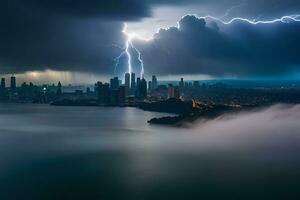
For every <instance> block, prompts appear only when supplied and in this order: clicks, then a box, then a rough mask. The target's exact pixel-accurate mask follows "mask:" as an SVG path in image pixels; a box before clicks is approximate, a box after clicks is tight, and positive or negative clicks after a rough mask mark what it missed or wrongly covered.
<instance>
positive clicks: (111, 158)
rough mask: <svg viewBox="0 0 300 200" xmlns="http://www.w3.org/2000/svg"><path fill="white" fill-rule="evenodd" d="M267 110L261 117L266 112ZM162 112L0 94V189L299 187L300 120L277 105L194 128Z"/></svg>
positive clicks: (224, 193)
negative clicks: (9, 99)
mask: <svg viewBox="0 0 300 200" xmlns="http://www.w3.org/2000/svg"><path fill="white" fill-rule="evenodd" d="M297 109H298V108H297ZM297 109H296V111H295V113H296V116H299V115H298V114H299V113H298V110H297ZM279 110H280V109H279ZM285 110H286V109H285ZM268 112H269V114H270V112H271V111H267V112H264V113H263V114H259V115H254V116H252V117H253V119H257V118H258V117H262V118H263V119H266V118H268V116H269V114H268ZM276 112H277V111H276ZM278 112H279V111H278ZM280 112H281V113H279V114H280V116H281V115H283V114H282V112H283V111H280ZM295 113H294V114H295ZM261 115H262V116H261ZM264 115H266V116H265V117H264ZM159 116H163V114H158V113H151V112H144V111H141V110H138V109H135V108H95V107H51V106H47V105H20V104H19V105H15V104H0V159H1V161H0V199H1V200H2V199H3V200H6V199H7V200H10V199H22V200H24V199H25V200H27V199H30V200H31V199H72V200H73V199H118V200H121V199H130V200H131V199H153V200H156V199H164V200H167V199H200V198H203V199H291V197H295V196H296V195H297V193H298V190H299V183H300V179H299V178H300V168H299V166H300V162H299V161H300V159H299V157H300V156H299V155H300V154H299V153H300V137H299V136H298V135H300V132H299V131H298V130H300V129H299V128H300V126H299V127H297V124H298V122H295V123H292V122H290V120H288V121H287V120H286V121H283V122H282V121H276V120H278V119H277V118H276V116H277V115H276V116H275V117H274V116H273V115H270V116H271V117H270V121H269V122H267V123H266V122H260V121H261V120H258V122H252V121H251V117H250V118H248V115H247V116H240V117H237V118H236V119H232V117H227V118H225V119H219V120H217V121H212V122H199V125H197V126H195V127H191V128H188V129H176V128H171V127H160V126H149V125H148V124H147V123H146V121H147V120H149V119H150V118H152V117H159ZM254 117H255V118H254ZM277 117H278V116H277ZM283 118H284V119H286V118H287V116H284V117H283ZM293 118H295V117H293ZM242 119H245V120H242ZM274 120H275V121H274ZM297 120H299V118H298V119H297ZM260 123H261V124H260ZM268 123H269V124H272V126H271V127H269V128H268V127H264V124H268ZM259 126H261V127H260V128H256V127H259ZM252 127H255V129H254V130H252ZM281 127H282V128H281ZM284 127H285V128H284ZM287 127H291V130H289V131H284V130H285V129H286V128H287ZM245 130H247V131H245ZM298 132H299V134H298Z"/></svg>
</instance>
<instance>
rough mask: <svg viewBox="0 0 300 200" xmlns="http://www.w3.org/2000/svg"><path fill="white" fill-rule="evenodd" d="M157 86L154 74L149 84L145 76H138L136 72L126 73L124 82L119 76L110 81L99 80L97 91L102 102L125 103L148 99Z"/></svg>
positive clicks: (110, 103) (96, 85)
mask: <svg viewBox="0 0 300 200" xmlns="http://www.w3.org/2000/svg"><path fill="white" fill-rule="evenodd" d="M157 86H158V82H157V78H156V76H152V81H149V82H148V84H147V81H146V79H145V78H144V77H141V78H140V77H137V78H136V76H135V73H131V74H130V73H125V77H124V82H123V83H122V80H120V79H119V78H118V77H114V78H112V79H110V83H102V82H100V81H99V82H97V83H96V84H95V93H96V95H97V99H98V101H99V103H100V104H109V105H125V104H133V103H135V102H136V101H143V100H145V99H147V96H148V94H149V92H150V91H151V90H155V89H156V88H157Z"/></svg>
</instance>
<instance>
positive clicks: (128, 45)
mask: <svg viewBox="0 0 300 200" xmlns="http://www.w3.org/2000/svg"><path fill="white" fill-rule="evenodd" d="M245 4H246V3H242V4H240V5H236V6H233V7H232V8H230V9H228V10H227V12H226V13H225V15H223V16H222V17H220V18H218V17H214V16H211V15H207V16H198V15H192V14H187V15H184V16H183V17H182V18H184V17H185V16H195V17H197V18H198V19H204V20H214V21H218V22H220V23H222V24H225V25H229V24H232V23H234V22H236V21H241V22H245V23H249V24H253V25H258V24H272V23H277V22H281V23H290V22H300V14H294V15H286V16H283V17H281V18H275V19H272V20H258V19H259V18H260V17H258V18H255V19H253V20H250V19H247V18H242V17H235V18H232V19H231V20H228V21H225V20H223V18H225V17H227V16H228V15H229V14H230V12H231V11H232V10H233V9H235V8H237V7H241V6H244V5H245ZM179 27H180V26H179V22H178V23H177V28H179ZM169 28H170V27H168V28H165V29H166V30H167V29H169ZM158 31H159V30H158ZM158 31H157V32H156V33H158ZM122 32H123V34H124V35H125V36H126V38H127V39H126V42H125V48H124V49H123V51H122V52H121V54H120V55H119V56H118V57H116V58H115V59H114V60H115V63H116V64H115V70H114V71H115V73H116V70H117V68H118V66H119V64H120V59H121V58H122V57H123V56H126V57H127V72H128V73H132V63H131V61H132V55H131V52H130V49H133V50H134V51H136V52H137V54H138V57H137V59H138V60H139V62H140V65H141V71H140V76H141V78H143V77H144V62H143V59H142V55H141V52H140V51H139V50H138V49H137V48H135V47H134V45H133V43H132V40H133V39H135V38H138V39H140V40H144V41H149V40H152V39H153V36H152V38H150V39H144V38H141V37H139V36H138V35H136V34H135V33H129V32H128V31H127V24H126V23H125V24H124V29H123V31H122Z"/></svg>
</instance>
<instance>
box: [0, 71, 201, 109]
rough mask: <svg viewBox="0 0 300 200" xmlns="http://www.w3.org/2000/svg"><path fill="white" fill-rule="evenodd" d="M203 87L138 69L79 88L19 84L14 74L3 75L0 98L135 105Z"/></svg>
mask: <svg viewBox="0 0 300 200" xmlns="http://www.w3.org/2000/svg"><path fill="white" fill-rule="evenodd" d="M198 87H200V84H199V82H198V81H194V82H184V80H183V78H181V80H180V81H179V82H177V83H175V82H174V83H173V84H168V83H165V84H159V83H158V80H157V77H156V76H155V75H153V76H152V78H151V80H149V81H146V79H145V78H144V77H136V74H135V73H125V75H124V78H123V81H122V80H121V79H119V77H114V78H111V79H110V81H109V83H104V82H100V81H99V82H97V83H95V85H94V89H91V88H87V89H86V91H83V90H80V89H76V90H74V91H69V92H68V89H70V88H69V87H64V89H62V85H61V83H60V82H59V83H58V84H57V85H54V84H52V85H47V84H45V85H41V86H37V85H34V84H33V83H29V84H27V83H23V84H21V85H20V86H19V87H17V81H16V77H15V76H11V77H10V84H9V85H8V84H7V83H6V80H5V78H2V79H1V85H0V101H11V102H34V103H51V102H54V101H60V100H65V99H68V100H72V101H76V100H80V101H82V100H84V101H86V102H88V101H89V102H91V101H93V102H96V104H99V105H111V106H124V105H136V104H137V103H139V102H143V101H145V100H146V101H152V102H153V101H160V100H165V99H170V98H175V99H180V98H181V97H183V96H186V97H187V95H185V94H189V91H192V89H193V88H198Z"/></svg>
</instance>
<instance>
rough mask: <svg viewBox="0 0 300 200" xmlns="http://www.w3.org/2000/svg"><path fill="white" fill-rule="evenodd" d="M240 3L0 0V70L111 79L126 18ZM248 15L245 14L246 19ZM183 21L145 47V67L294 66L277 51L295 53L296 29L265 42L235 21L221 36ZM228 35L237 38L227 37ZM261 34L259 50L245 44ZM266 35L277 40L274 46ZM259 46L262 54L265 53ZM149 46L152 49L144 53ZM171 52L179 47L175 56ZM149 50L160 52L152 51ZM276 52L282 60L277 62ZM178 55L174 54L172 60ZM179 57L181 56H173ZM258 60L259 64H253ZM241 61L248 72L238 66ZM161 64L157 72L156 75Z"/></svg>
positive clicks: (284, 7) (279, 30)
mask: <svg viewBox="0 0 300 200" xmlns="http://www.w3.org/2000/svg"><path fill="white" fill-rule="evenodd" d="M240 2H241V1H237V0H224V1H217V0H212V1H208V0H199V1H198V0H144V1H142V0H89V1H84V0H52V1H50V0H0V73H15V72H24V71H29V70H43V69H53V70H69V71H85V72H96V73H104V74H107V73H109V74H111V73H112V72H113V65H114V58H115V57H116V56H118V55H119V54H120V52H121V49H120V48H118V47H117V46H122V45H124V40H125V38H124V35H123V34H122V29H123V22H124V21H138V20H141V19H143V18H144V17H149V16H151V10H152V8H153V7H158V6H161V5H172V6H190V5H192V6H194V5H209V6H208V7H210V8H211V10H212V12H213V10H221V13H224V11H226V9H228V7H230V6H232V5H236V4H238V3H240ZM299 4H300V2H298V1H292V0H285V1H283V0H272V1H271V0H266V1H263V3H262V1H258V0H255V1H251V2H248V7H247V8H241V9H245V10H246V11H247V10H248V11H249V13H251V12H253V13H260V12H265V13H272V12H273V14H274V13H277V11H276V12H275V10H276V9H274V8H273V7H275V8H280V9H281V11H282V13H288V12H291V10H297V8H299ZM270 5H272V6H270ZM273 5H275V6H273ZM220 8H221V9H220ZM270 8H272V9H271V10H270ZM280 9H277V10H280ZM299 10H300V9H299ZM246 11H244V13H245V15H246V13H247V12H246ZM254 11H255V12H254ZM166 14H168V13H166ZM184 20H186V19H184ZM184 20H182V22H181V24H182V29H181V30H179V29H176V28H171V29H170V30H168V31H161V32H160V33H159V34H158V35H157V36H156V37H157V39H156V40H155V41H154V43H153V44H151V45H149V46H147V50H146V49H144V51H143V53H144V54H145V55H144V58H145V64H146V66H147V68H146V70H148V71H149V72H158V73H164V74H167V73H173V74H177V73H189V72H203V73H210V74H222V73H223V72H224V71H225V70H221V69H219V66H222V67H224V66H226V67H227V68H226V69H228V70H229V72H234V71H235V70H237V71H236V73H237V74H241V73H247V71H249V72H250V73H252V72H253V71H254V70H252V68H250V67H249V66H251V67H252V65H257V64H258V65H257V66H264V68H263V69H261V68H259V71H262V72H263V73H265V72H267V71H268V69H269V68H271V65H268V66H266V65H267V64H272V67H273V66H274V65H275V66H279V65H285V64H298V60H297V59H296V58H295V55H294V54H296V53H295V52H294V51H292V52H291V53H290V54H289V55H288V54H284V55H280V53H279V49H280V47H281V46H282V47H283V48H281V49H283V50H284V51H287V48H290V47H292V48H294V49H295V48H296V47H295V46H296V43H298V42H299V41H298V38H299V36H297V34H296V33H298V32H297V31H298V29H299V28H298V26H296V25H295V24H289V25H288V24H285V25H283V24H281V25H276V26H270V27H269V28H267V29H268V30H270V29H273V28H274V30H275V31H276V33H273V32H272V31H271V30H270V34H271V35H270V37H269V36H268V33H264V31H263V28H262V26H257V27H251V26H249V25H242V24H235V25H232V26H229V27H227V28H224V29H225V32H226V34H225V33H224V32H219V31H217V29H213V28H209V27H207V26H206V25H205V23H204V22H201V21H197V20H194V21H191V20H186V21H184ZM216 27H217V26H215V28H216ZM230 31H233V32H234V34H232V35H231V34H229V32H230ZM235 31H239V32H240V34H236V32H235ZM256 31H258V33H257V34H256V33H255V32H256ZM259 34H263V35H264V34H266V41H263V42H262V43H260V44H261V45H257V46H256V47H255V46H254V44H248V43H247V42H249V43H251V41H253V42H254V43H258V42H261V41H260V40H263V39H264V38H262V37H260V35H259ZM287 34H288V36H287ZM247 35H249V37H248V36H247ZM200 36H201V37H200ZM250 36H251V37H250ZM287 37H288V38H293V41H292V42H288V41H290V40H288V41H286V40H284V39H285V38H287ZM172 38H174V40H172ZM204 38H205V40H204ZM250 38H251V39H250ZM270 38H274V40H279V41H277V42H276V41H275V42H273V40H272V41H271V40H270ZM174 41H176V42H174ZM172 43H174V44H172ZM273 43H274V44H273ZM195 44H197V45H195ZM211 44H212V45H211ZM215 45H218V48H217V49H216V48H214V46H215ZM264 45H266V46H267V49H264V48H263V47H264ZM276 45H277V46H276ZM150 47H151V48H152V50H151V49H149V48H150ZM174 47H176V48H177V49H178V50H177V51H174V49H173V48H174ZM145 48H146V47H145ZM248 48H250V49H248ZM251 48H252V49H251ZM271 48H272V49H275V50H272V49H271ZM142 49H143V48H142ZM153 49H155V50H157V52H161V54H158V53H155V52H153ZM252 50H255V51H256V52H261V53H266V56H265V55H264V56H263V55H261V54H258V53H253V55H252V57H251V58H247V56H249V54H248V53H249V52H251V51H252ZM273 51H274V52H275V54H274V55H275V57H276V59H275V61H276V63H275V64H274V63H273V62H271V58H272V55H273V54H271V53H272V52H273ZM235 54H236V55H235ZM149 55H155V56H156V58H157V59H155V61H156V62H154V61H153V60H151V59H149ZM250 55H251V54H250ZM259 55H260V56H259ZM279 55H280V56H281V57H282V59H281V60H280V59H279ZM176 56H178V57H177V60H176ZM234 56H236V57H234ZM174 57H175V59H174ZM179 57H181V59H178V58H179ZM255 59H259V60H261V62H258V61H254V60H255ZM275 61H274V62H275ZM221 64H222V65H221ZM241 64H242V65H243V66H245V68H242V67H241ZM182 66H184V67H182ZM205 66H209V68H206V67H205ZM158 67H161V69H160V70H158ZM256 68H258V67H256ZM206 70H207V71H206ZM272 70H275V71H276V70H278V72H279V71H280V70H281V69H280V68H279V67H276V68H275V69H272ZM255 72H256V71H255Z"/></svg>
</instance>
